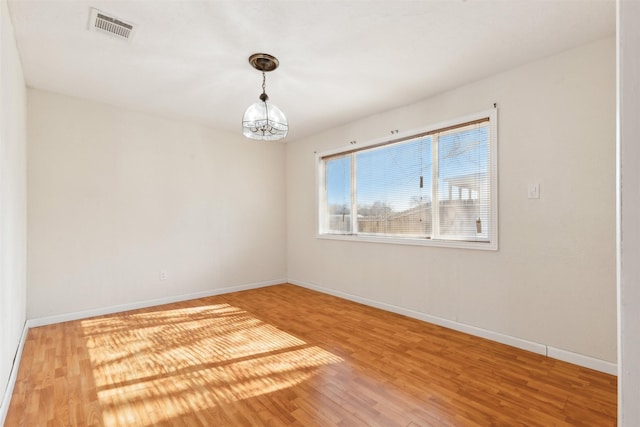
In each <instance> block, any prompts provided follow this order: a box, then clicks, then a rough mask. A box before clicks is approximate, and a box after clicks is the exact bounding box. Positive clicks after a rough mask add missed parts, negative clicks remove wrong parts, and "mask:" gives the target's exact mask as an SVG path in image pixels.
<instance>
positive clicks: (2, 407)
mask: <svg viewBox="0 0 640 427" xmlns="http://www.w3.org/2000/svg"><path fill="white" fill-rule="evenodd" d="M27 332H29V326H28V325H27V323H26V322H25V324H24V326H23V327H22V336H21V337H20V342H19V343H18V349H17V350H16V357H15V358H14V359H13V365H12V366H11V374H10V375H9V383H8V384H7V388H6V389H5V391H4V396H3V397H2V403H0V426H3V425H5V421H6V419H7V413H8V412H9V404H10V403H11V396H13V389H14V388H15V386H16V380H17V378H18V368H20V360H22V350H23V349H24V343H25V341H26V340H27Z"/></svg>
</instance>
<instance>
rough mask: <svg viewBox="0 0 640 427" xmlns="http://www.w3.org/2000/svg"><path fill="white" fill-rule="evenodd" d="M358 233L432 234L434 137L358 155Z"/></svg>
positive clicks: (422, 235) (375, 149) (366, 151)
mask: <svg viewBox="0 0 640 427" xmlns="http://www.w3.org/2000/svg"><path fill="white" fill-rule="evenodd" d="M356 165H357V166H356V186H357V189H358V190H357V193H356V194H357V209H358V211H357V214H358V232H359V233H368V234H380V235H405V236H406V235H413V236H421V237H424V236H425V235H426V236H429V235H431V230H432V221H431V180H432V178H431V175H432V173H431V137H429V136H427V137H421V138H417V139H414V140H409V141H406V142H401V143H396V144H392V145H387V146H384V147H379V148H374V149H371V150H365V151H361V152H358V153H357V154H356Z"/></svg>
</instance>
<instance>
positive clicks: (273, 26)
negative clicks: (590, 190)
mask: <svg viewBox="0 0 640 427" xmlns="http://www.w3.org/2000/svg"><path fill="white" fill-rule="evenodd" d="M91 7H95V8H97V9H99V10H101V11H103V12H106V13H108V14H111V15H114V16H115V17H117V18H120V19H121V20H124V21H128V22H132V23H134V24H136V30H135V33H134V36H133V37H132V39H131V40H130V41H122V40H117V39H116V38H113V37H109V36H108V35H104V34H101V33H98V32H90V31H88V22H89V11H90V8H91ZM9 9H10V14H11V18H12V20H13V24H14V28H15V33H16V39H17V44H18V51H19V53H20V57H21V59H22V65H23V69H24V74H25V79H26V82H27V85H28V86H29V87H32V88H37V89H43V90H48V91H53V92H58V93H61V94H65V95H71V96H76V97H80V98H86V99H91V100H96V101H100V102H105V103H108V104H112V105H115V106H119V107H124V108H130V109H135V110H140V111H145V112H149V113H153V114H159V115H162V116H167V117H174V118H180V119H185V120H189V121H194V122H197V123H201V124H204V125H206V126H210V127H212V128H216V129H223V130H227V131H231V132H237V133H238V134H239V133H240V132H241V125H240V122H241V118H242V114H243V113H244V110H245V109H246V108H247V107H248V106H249V105H250V104H252V103H254V102H255V101H257V98H258V95H259V94H260V93H261V84H262V76H261V74H260V73H259V72H258V71H256V70H254V69H253V68H251V66H250V65H249V63H248V57H249V56H250V55H251V54H252V53H256V52H266V53H270V54H272V55H275V56H276V57H277V58H278V59H279V60H280V68H278V69H277V70H276V71H273V72H271V73H268V74H267V93H268V94H269V96H270V98H271V101H272V102H273V103H274V104H275V105H277V106H278V107H280V108H281V109H282V110H283V111H284V113H285V114H286V115H287V118H288V120H289V126H290V133H289V137H288V138H287V140H288V141H293V140H295V139H297V138H301V137H304V136H307V135H310V134H313V133H316V132H319V131H321V130H322V129H325V128H331V127H335V126H339V125H341V124H345V123H348V122H350V121H353V120H356V119H359V118H362V117H366V116H369V115H372V114H375V113H380V112H383V111H386V110H389V109H392V108H396V107H399V106H403V105H407V104H410V103H413V102H416V101H419V100H421V99H425V98H428V97H430V96H433V95H435V94H438V93H441V92H443V91H446V90H449V89H452V88H455V87H458V86H461V85H464V84H467V83H470V82H473V81H476V80H479V79H482V78H484V77H487V76H489V75H492V74H496V73H498V72H501V71H504V70H507V69H510V68H514V67H517V66H519V65H521V64H524V63H527V62H530V61H532V60H536V59H539V58H543V57H546V56H549V55H553V54H555V53H558V52H561V51H564V50H567V49H570V48H572V47H574V46H578V45H580V44H584V43H587V42H590V41H594V40H597V39H600V38H603V37H607V36H611V35H613V34H614V33H615V0H582V1H581V0H547V1H534V0H502V1H485V0H467V1H465V0H438V1H435V0H431V1H428V0H422V1H419V0H414V1H401V0H396V1H394V0H386V1H366V0H343V1H331V0H324V1H305V0H297V1H296V0H289V1H281V0H261V1H244V0H232V1H195V0H173V1H162V0H137V1H126V0H110V1H105V0H91V1H86V0H73V1H71V0H42V1H34V0H9Z"/></svg>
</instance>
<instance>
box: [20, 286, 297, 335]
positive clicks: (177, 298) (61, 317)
mask: <svg viewBox="0 0 640 427" xmlns="http://www.w3.org/2000/svg"><path fill="white" fill-rule="evenodd" d="M281 283H287V279H277V280H269V281H265V282H257V283H249V284H245V285H237V286H230V287H226V288H219V289H212V290H209V291H203V292H195V293H192V294H182V295H174V296H170V297H164V298H156V299H151V300H145V301H138V302H133V303H128V304H120V305H112V306H109V307H99V308H94V309H91V310H83V311H77V312H73V313H64V314H57V315H54V316H47V317H38V318H35V319H29V320H27V326H28V327H29V328H35V327H38V326H45V325H52V324H54V323H61V322H69V321H71V320H79V319H87V318H89V317H95V316H104V315H105V314H113V313H120V312H123V311H129V310H137V309H139V308H147V307H153V306H156V305H162V304H170V303H174V302H181V301H188V300H191V299H196V298H204V297H210V296H214V295H221V294H228V293H231V292H237V291H246V290H248V289H257V288H263V287H265V286H271V285H278V284H281Z"/></svg>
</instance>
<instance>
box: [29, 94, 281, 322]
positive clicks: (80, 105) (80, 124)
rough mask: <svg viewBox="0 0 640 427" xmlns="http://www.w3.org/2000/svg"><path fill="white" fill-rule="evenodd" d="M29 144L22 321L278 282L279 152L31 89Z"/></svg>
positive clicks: (264, 145) (276, 147)
mask: <svg viewBox="0 0 640 427" xmlns="http://www.w3.org/2000/svg"><path fill="white" fill-rule="evenodd" d="M28 136H29V148H28V179H29V187H28V189H29V214H28V227H29V240H28V262H29V264H28V313H27V314H28V317H29V318H30V319H33V318H39V317H47V316H53V315H59V314H65V313H75V312H79V311H83V310H92V309H101V308H104V307H117V306H121V305H126V304H132V303H137V302H142V301H148V300H153V299H157V298H160V299H161V298H168V297H174V296H179V295H185V294H194V293H203V292H210V291H214V290H216V289H223V288H229V287H236V286H245V285H252V284H262V283H264V282H265V281H267V282H268V281H281V280H284V279H285V278H286V268H285V262H286V259H285V241H284V239H283V236H284V234H285V231H286V230H285V194H284V187H285V184H284V145H283V144H279V143H275V144H274V143H260V142H254V141H249V140H246V139H244V138H242V136H241V135H240V132H239V131H238V133H237V134H229V133H222V132H216V131H213V130H210V129H207V128H204V127H200V126H197V125H193V124H189V123H184V122H179V121H173V120H168V119H164V118H159V117H154V116H150V115H145V114H141V113H136V112H132V111H126V110H122V109H118V108H114V107H111V106H108V105H104V104H98V103H95V102H89V101H84V100H80V99H77V98H70V97H66V96H62V95H57V94H53V93H48V92H42V91H38V90H32V89H30V90H29V91H28ZM160 271H166V274H167V279H166V280H164V281H163V280H160V276H159V273H160Z"/></svg>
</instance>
